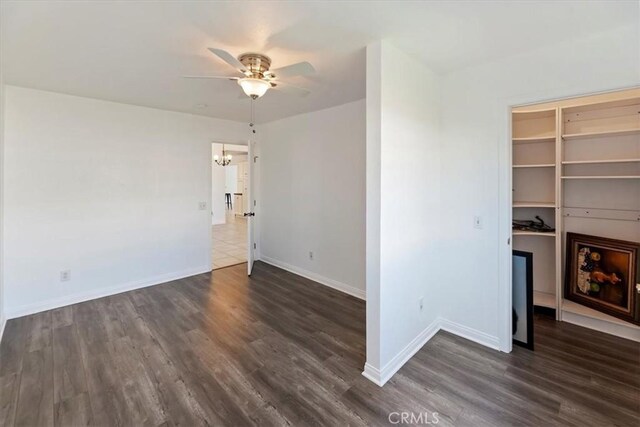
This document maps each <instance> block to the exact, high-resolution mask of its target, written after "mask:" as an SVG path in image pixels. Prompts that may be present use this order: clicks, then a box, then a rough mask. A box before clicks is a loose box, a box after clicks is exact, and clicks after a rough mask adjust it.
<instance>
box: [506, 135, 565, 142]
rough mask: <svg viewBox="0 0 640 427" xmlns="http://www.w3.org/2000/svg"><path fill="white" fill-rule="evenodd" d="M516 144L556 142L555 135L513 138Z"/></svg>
mask: <svg viewBox="0 0 640 427" xmlns="http://www.w3.org/2000/svg"><path fill="white" fill-rule="evenodd" d="M512 141H513V143H514V144H535V143H538V142H556V136H555V135H548V136H529V137H526V138H512Z"/></svg>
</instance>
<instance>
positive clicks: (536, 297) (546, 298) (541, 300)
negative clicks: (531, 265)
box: [533, 291, 556, 309]
mask: <svg viewBox="0 0 640 427" xmlns="http://www.w3.org/2000/svg"><path fill="white" fill-rule="evenodd" d="M533 305H537V306H540V307H548V308H553V309H555V308H556V296H555V295H554V294H550V293H547V292H540V291H533Z"/></svg>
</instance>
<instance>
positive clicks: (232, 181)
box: [224, 165, 238, 196]
mask: <svg viewBox="0 0 640 427" xmlns="http://www.w3.org/2000/svg"><path fill="white" fill-rule="evenodd" d="M237 189H238V165H229V166H227V167H226V168H225V170H224V192H225V193H231V196H233V193H236V192H237V191H238V190H237Z"/></svg>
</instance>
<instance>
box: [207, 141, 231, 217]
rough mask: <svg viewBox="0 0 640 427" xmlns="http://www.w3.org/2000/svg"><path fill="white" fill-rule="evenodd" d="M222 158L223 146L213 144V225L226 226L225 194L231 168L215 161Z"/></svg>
mask: <svg viewBox="0 0 640 427" xmlns="http://www.w3.org/2000/svg"><path fill="white" fill-rule="evenodd" d="M216 154H217V155H218V157H219V158H220V159H221V158H222V144H211V165H212V171H211V198H212V200H211V224H213V225H215V224H224V223H225V222H227V219H226V215H225V209H226V208H225V203H224V193H225V185H226V180H227V178H226V174H225V170H226V169H227V168H228V167H229V166H220V165H218V164H216V163H214V161H213V156H215V155H216Z"/></svg>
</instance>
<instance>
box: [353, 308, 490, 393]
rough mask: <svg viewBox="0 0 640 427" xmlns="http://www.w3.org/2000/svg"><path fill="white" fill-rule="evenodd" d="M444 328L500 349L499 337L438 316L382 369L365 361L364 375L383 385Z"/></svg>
mask: <svg viewBox="0 0 640 427" xmlns="http://www.w3.org/2000/svg"><path fill="white" fill-rule="evenodd" d="M440 330H443V331H447V332H450V333H452V334H454V335H458V336H460V337H462V338H465V339H468V340H470V341H474V342H477V343H478V344H482V345H484V346H486V347H489V348H492V349H494V350H499V340H498V337H494V336H492V335H489V334H485V333H484V332H481V331H478V330H477V329H473V328H469V327H467V326H464V325H461V324H459V323H455V322H452V321H450V320H447V319H443V318H441V317H438V318H437V319H436V320H434V321H433V322H431V324H430V325H429V326H427V327H426V328H425V329H424V330H423V331H422V332H420V334H418V336H417V337H415V338H414V339H413V340H412V341H411V342H410V343H409V344H407V346H406V347H405V348H403V349H402V350H401V351H400V352H399V353H398V354H396V355H395V356H394V358H393V359H391V361H390V362H388V363H387V364H386V365H385V366H384V367H383V368H382V369H378V368H376V367H375V366H372V365H370V364H369V363H365V365H364V371H363V372H362V375H363V376H364V377H366V378H367V379H369V380H370V381H372V382H373V383H374V384H376V385H378V386H380V387H382V386H383V385H384V384H385V383H386V382H387V381H389V380H390V379H391V377H393V375H394V374H395V373H396V372H398V371H399V370H400V368H402V367H403V366H404V364H405V363H407V362H408V361H409V359H411V358H412V357H413V356H414V355H415V354H416V353H417V352H418V351H420V349H421V348H422V347H424V345H425V344H426V343H428V342H429V340H431V338H433V336H434V335H435V334H437V333H438V331H440Z"/></svg>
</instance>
